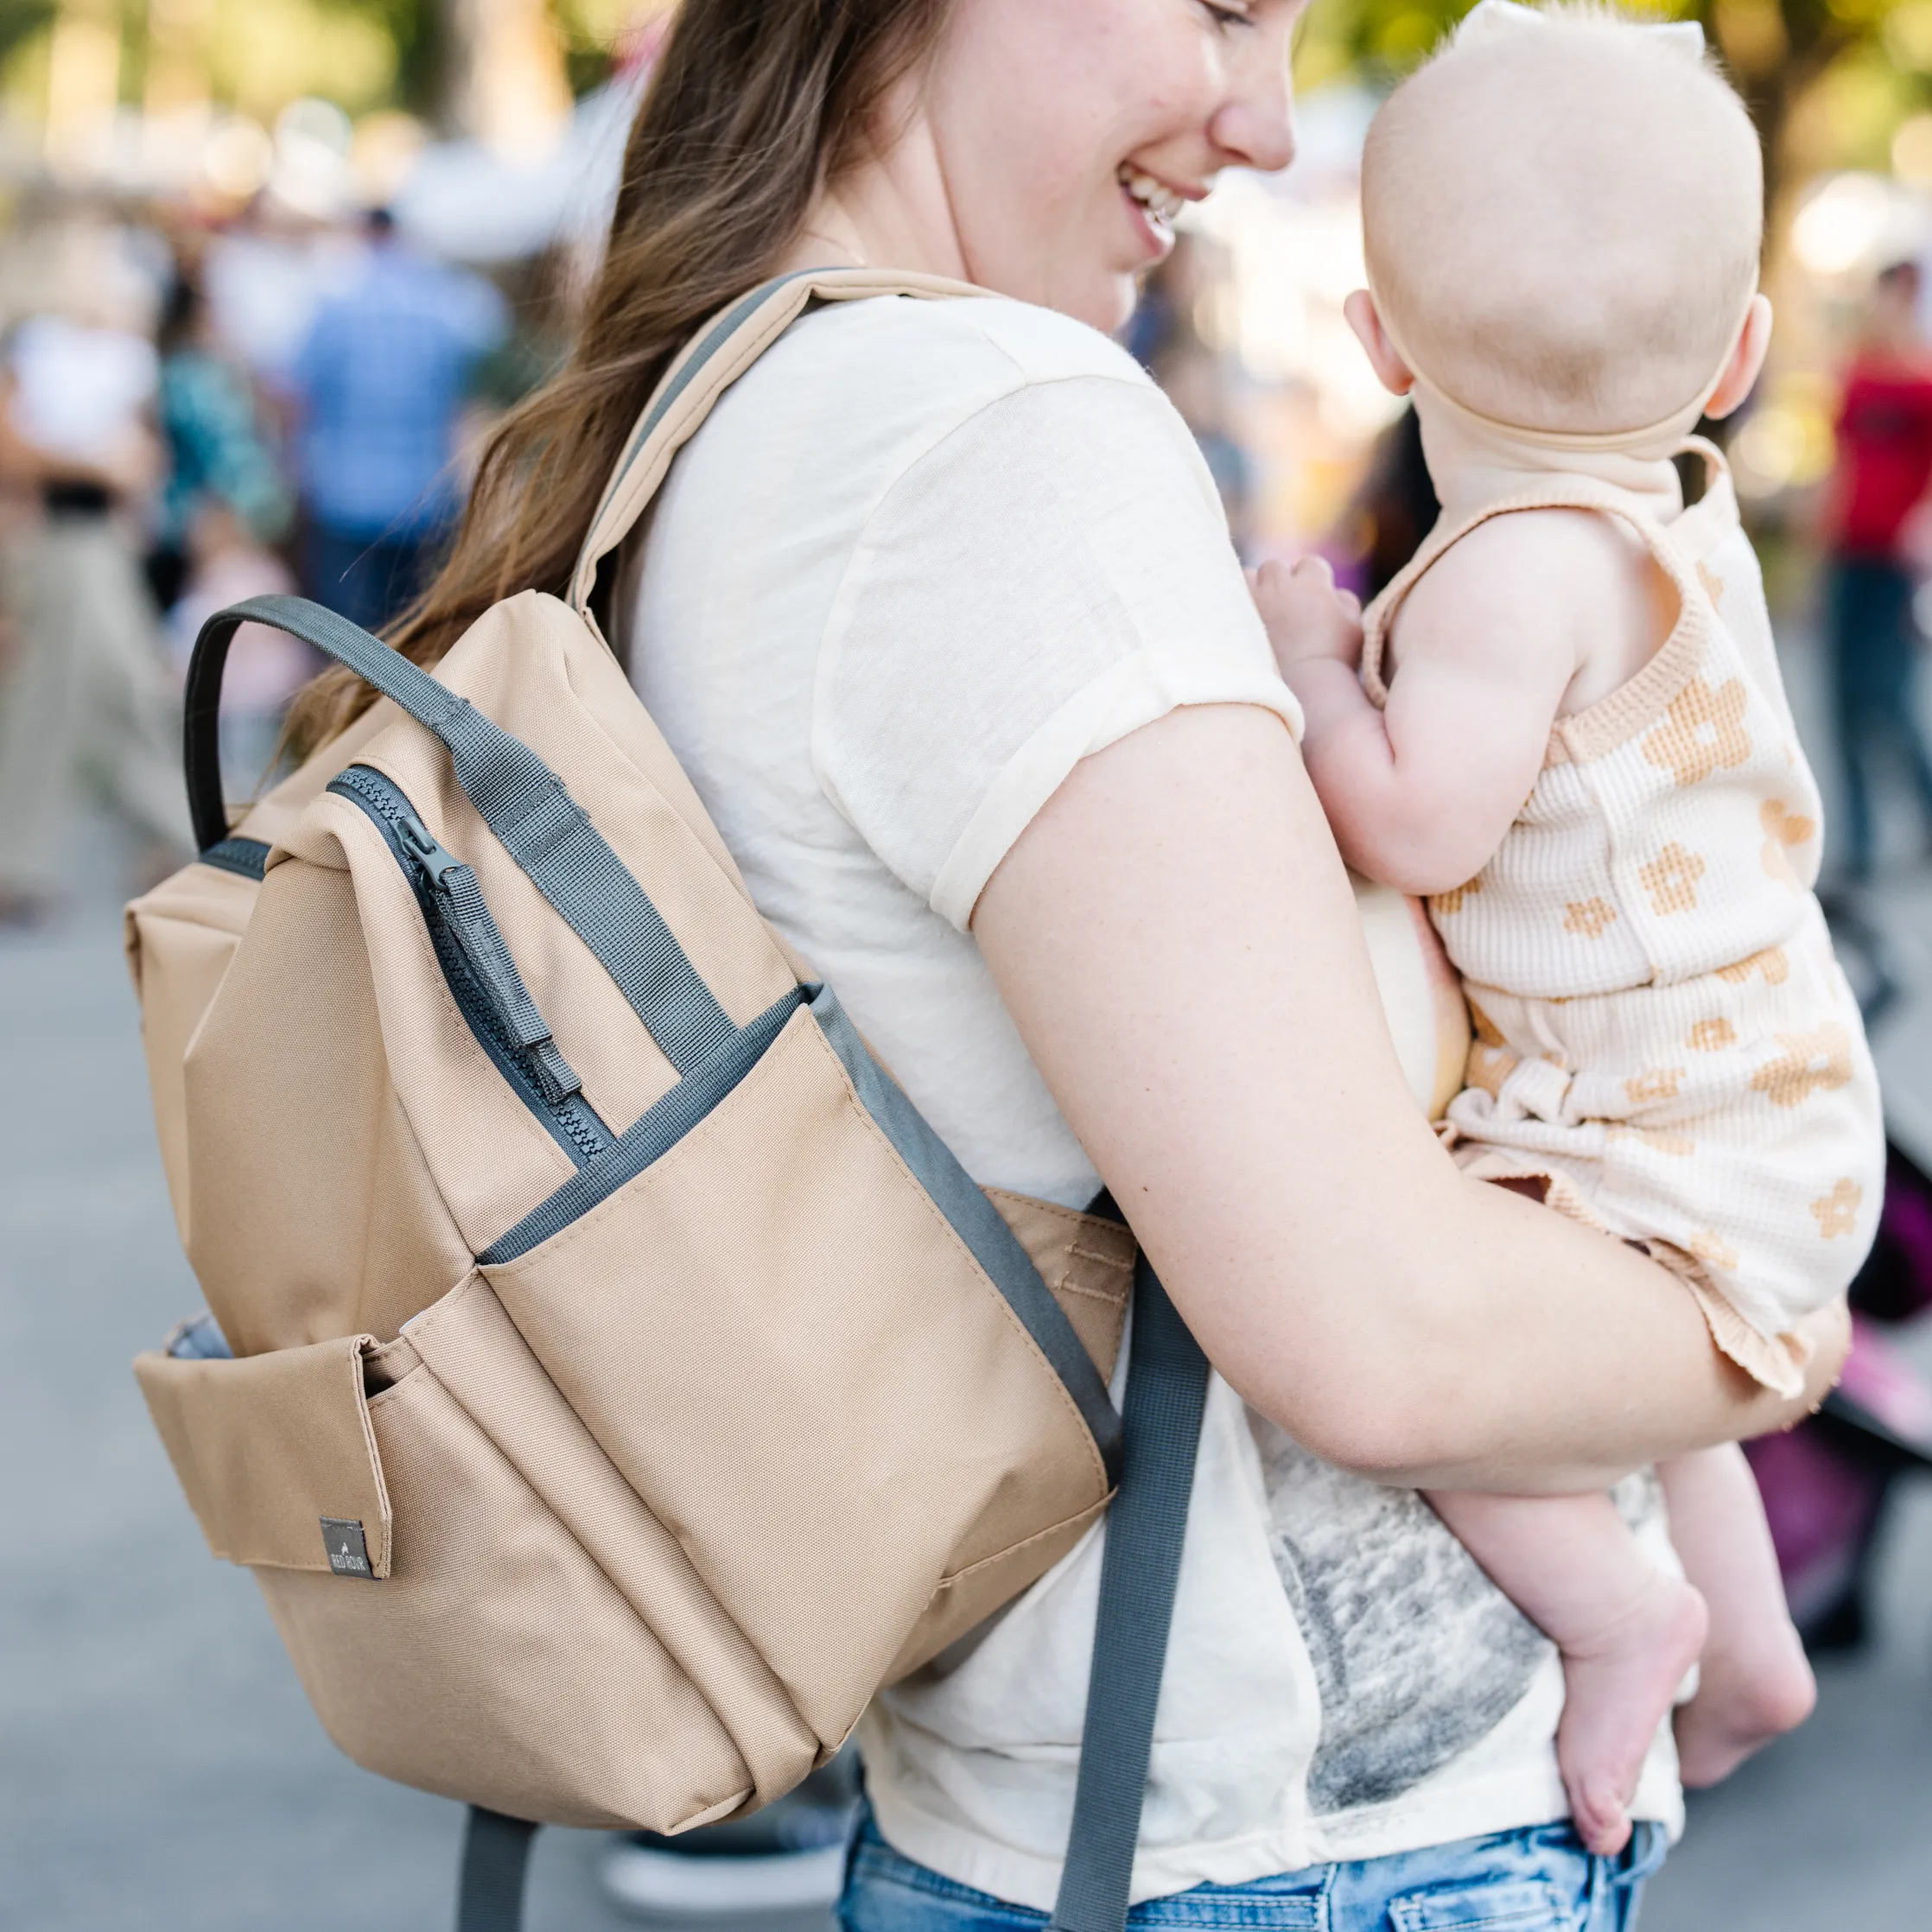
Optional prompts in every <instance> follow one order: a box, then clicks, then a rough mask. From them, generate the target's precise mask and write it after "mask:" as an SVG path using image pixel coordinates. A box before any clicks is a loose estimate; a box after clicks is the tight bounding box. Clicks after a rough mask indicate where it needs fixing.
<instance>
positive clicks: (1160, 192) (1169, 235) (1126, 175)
mask: <svg viewBox="0 0 1932 1932" xmlns="http://www.w3.org/2000/svg"><path fill="white" fill-rule="evenodd" d="M1118 178H1119V181H1120V184H1121V192H1122V195H1123V196H1124V197H1125V198H1126V200H1127V203H1128V209H1129V211H1130V213H1131V215H1132V219H1133V220H1134V226H1136V227H1137V228H1138V229H1139V230H1140V232H1141V235H1142V236H1143V238H1145V242H1146V245H1147V251H1148V253H1149V256H1150V257H1151V258H1152V259H1153V260H1155V261H1158V260H1160V258H1161V257H1163V256H1165V255H1166V253H1167V252H1168V251H1169V250H1170V249H1172V248H1173V245H1174V221H1175V218H1176V217H1177V216H1178V215H1179V213H1180V211H1181V210H1182V208H1183V207H1185V206H1186V205H1187V203H1188V202H1190V201H1198V200H1202V199H1203V198H1204V196H1205V195H1206V194H1207V192H1208V191H1207V189H1206V187H1197V188H1194V189H1192V190H1187V189H1182V188H1178V187H1170V186H1169V185H1168V184H1167V183H1166V181H1161V180H1160V179H1159V177H1158V176H1156V175H1150V174H1148V173H1147V171H1146V170H1145V169H1144V168H1136V167H1135V166H1134V163H1133V162H1130V161H1123V162H1122V163H1121V165H1120V168H1119V171H1118Z"/></svg>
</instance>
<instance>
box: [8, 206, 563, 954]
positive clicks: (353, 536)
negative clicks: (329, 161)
mask: <svg viewBox="0 0 1932 1932" xmlns="http://www.w3.org/2000/svg"><path fill="white" fill-rule="evenodd" d="M3 255H4V260H3V264H0V266H3V268H4V271H5V272H4V274H3V276H0V287H3V288H4V289H5V291H6V295H5V298H4V313H3V334H0V925H28V924H32V923H35V922H37V921H40V920H41V919H44V918H48V916H49V915H50V914H52V913H54V912H56V911H57V910H58V909H59V908H60V906H61V904H62V903H63V901H64V900H65V899H67V896H68V893H67V880H68V871H69V867H71V865H72V863H73V836H74V830H75V826H76V823H77V820H78V819H79V816H80V811H79V808H80V807H81V806H82V804H84V802H85V801H86V799H87V798H89V797H90V795H91V796H92V798H94V799H95V800H97V801H98V802H99V804H102V805H105V807H106V808H107V809H108V810H109V812H110V813H111V816H112V817H114V818H115V819H117V820H118V821H119V823H120V824H121V825H122V826H123V827H124V829H125V832H126V834H127V848H126V849H127V852H128V855H129V863H130V871H131V873H132V874H133V882H134V883H136V884H137V885H138V884H139V883H141V882H142V881H143V879H145V878H148V877H152V876H156V875H158V874H161V873H162V872H165V871H166V870H168V869H170V868H172V867H174V866H175V865H177V864H179V863H180V862H181V861H182V859H183V858H184V857H185V856H186V855H187V849H188V846H187V841H188V829H187V817H186V810H185V806H184V804H183V799H182V787H181V765H180V715H181V700H180V692H181V683H182V679H183V677H184V675H185V672H186V670H187V659H188V656H189V653H190V652H191V651H192V649H193V645H194V638H195V635H196V633H197V632H198V631H199V629H200V626H201V624H202V623H203V622H204V621H205V620H206V619H207V617H208V616H209V615H210V614H212V613H213V612H214V611H216V610H218V609H219V608H221V607H223V606H225V605H227V604H231V603H233V602H236V601H238V600H240V599H243V598H245V597H251V596H257V595H262V594H273V593H278V592H300V593H301V594H303V595H305V596H308V597H311V598H314V599H315V600H316V601H319V602H321V603H324V604H327V605H328V606H329V607H332V608H333V609H335V610H337V611H340V612H341V613H343V614H344V615H345V616H347V617H350V618H352V619H353V620H354V621H356V622H357V623H359V624H361V625H363V626H366V627H368V628H370V629H374V630H379V629H380V628H382V627H383V626H384V625H385V624H386V623H388V622H389V621H390V620H391V619H392V618H394V617H395V616H396V615H397V613H398V612H399V611H400V610H401V609H402V608H403V607H405V606H406V605H407V604H408V603H409V602H410V600H411V599H412V598H413V597H414V596H415V595H416V593H417V592H418V591H419V590H420V589H421V588H423V584H424V582H425V581H426V576H427V574H428V572H429V570H430V569H431V568H432V566H433V564H434V562H435V558H436V556H437V554H438V550H439V548H440V546H441V545H442V543H443V542H444V541H445V539H446V538H447V537H448V534H449V532H450V531H451V528H452V525H453V523H454V518H455V517H456V515H457V513H458V511H459V509H460V507H461V502H462V498H463V492H464V467H465V462H466V458H467V453H468V452H470V451H471V450H472V449H473V448H474V446H475V444H476V442H477V440H478V438H479V436H480V434H481V432H482V430H483V429H485V427H486V425H487V423H488V421H489V419H490V417H491V416H492V415H493V414H494V413H495V412H497V411H499V410H501V409H502V408H503V407H504V406H505V404H508V403H510V402H512V401H514V400H515V399H516V397H517V396H518V395H519V394H520V393H522V392H523V391H524V390H526V389H527V388H528V387H529V386H531V384H532V383H533V382H535V381H537V380H538V379H540V378H541V377H542V376H543V373H544V372H546V371H547V369H548V367H549V366H550V363H551V362H552V361H553V360H554V359H555V357H556V353H557V346H556V327H555V324H554V320H553V318H552V317H551V315H550V310H549V308H548V306H547V305H546V304H545V303H543V302H541V301H538V300H533V299H531V298H532V291H533V289H535V288H537V287H539V286H540V284H541V267H540V265H539V267H538V268H537V269H536V270H524V271H522V273H521V276H520V285H516V286H512V287H510V288H508V289H505V288H504V287H499V285H498V283H495V282H493V281H491V280H489V279H486V277H484V276H480V275H478V274H476V273H474V272H472V271H470V270H466V269H463V268H461V267H458V266H455V265H454V264H448V263H445V262H442V261H438V260H436V259H435V258H433V257H431V256H430V255H429V254H428V253H427V252H425V251H423V249H421V248H420V247H418V246H416V245H414V244H412V243H411V242H410V241H409V240H408V239H406V238H404V236H403V235H402V234H401V233H399V232H398V231H397V226H396V223H395V222H394V220H393V219H391V216H390V214H389V213H388V212H387V211H386V210H384V209H381V208H378V209H375V210H373V211H372V212H369V213H365V214H363V215H361V216H360V217H359V218H358V219H355V220H354V221H353V222H346V223H333V224H325V223H317V222H313V221H298V220H295V219H290V218H289V216H288V215H287V214H286V213H285V212H283V211H278V210H277V209H276V206H275V205H274V204H273V203H272V202H270V201H267V200H264V201H262V202H261V203H260V204H258V205H257V207H255V208H253V209H251V210H249V211H246V212H245V213H243V214H242V215H241V216H240V217H239V218H238V219H235V220H233V221H232V222H231V223H228V224H226V226H222V227H220V228H219V229H198V228H194V227H188V226H175V227H171V228H170V227H164V226H159V225H156V223H155V222H154V221H153V220H151V219H148V218H146V217H144V216H139V215H136V216H130V215H129V214H127V213H125V212H124V211H120V210H117V209H115V208H113V207H111V206H105V205H86V204H82V205H78V206H60V205H50V206H49V207H46V208H44V209H40V210H28V211H24V213H23V219H20V220H19V221H18V222H17V223H16V226H15V227H14V228H13V230H12V232H11V233H10V236H9V237H8V238H6V240H5V243H4V244H3ZM506 279H507V278H506ZM315 668H316V667H315V663H314V662H313V661H312V659H311V657H310V654H309V653H308V650H307V647H306V646H304V645H300V644H298V643H296V641H295V640H294V639H290V638H289V637H287V636H286V635H285V634H284V633H283V632H277V631H273V630H270V629H268V628H266V627H264V626H247V627H246V628H245V629H244V631H243V632H241V633H240V634H239V635H238V638H237V639H236V642H235V645H234V648H233V651H232V654H231V658H230V663H229V670H228V674H227V678H226V689H225V693H224V706H223V762H224V766H225V770H226V774H227V779H228V783H229V787H230V791H231V795H232V796H235V797H247V796H249V795H251V793H252V792H253V791H255V790H256V789H257V787H258V785H259V784H260V782H261V780H262V779H263V778H264V775H265V774H266V772H268V771H269V770H270V767H271V766H273V764H274V761H275V756H276V737H277V732H278V726H279V720H280V716H281V714H282V712H283V708H284V707H285V705H286V703H287V702H288V700H289V696H291V695H292V694H293V692H294V691H295V690H296V688H297V687H298V686H299V685H300V684H301V683H302V682H304V681H305V680H306V679H307V677H308V676H309V675H310V674H311V672H312V671H313V670H315Z"/></svg>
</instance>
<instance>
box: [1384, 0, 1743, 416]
mask: <svg viewBox="0 0 1932 1932" xmlns="http://www.w3.org/2000/svg"><path fill="white" fill-rule="evenodd" d="M1687 32H1688V33H1691V34H1694V32H1695V29H1674V30H1667V31H1659V30H1658V29H1656V28H1652V27H1646V26H1643V25H1640V24H1638V23H1637V22H1634V21H1632V20H1630V19H1629V18H1627V17H1626V16H1621V15H1618V14H1615V13H1611V12H1609V11H1606V10H1602V9H1599V8H1595V7H1571V6H1564V7H1555V8H1551V9H1549V10H1547V11H1545V12H1544V13H1542V14H1541V16H1528V15H1526V12H1525V10H1522V9H1520V8H1516V7H1513V6H1511V7H1504V6H1501V5H1499V4H1497V0H1486V3H1485V5H1484V6H1483V7H1482V8H1480V9H1478V12H1477V13H1476V14H1474V15H1472V16H1471V17H1470V20H1469V21H1468V22H1465V26H1464V28H1463V29H1462V30H1461V31H1460V32H1459V34H1458V35H1457V36H1456V37H1455V39H1454V40H1453V41H1451V43H1450V44H1449V45H1448V47H1447V48H1446V49H1445V50H1444V51H1443V52H1442V53H1441V54H1438V55H1437V56H1436V58H1435V59H1434V60H1431V61H1430V62H1429V63H1428V65H1427V66H1426V67H1422V68H1421V69H1420V71H1419V72H1417V73H1414V75H1412V76H1411V77H1410V78H1409V79H1408V80H1406V81H1404V82H1403V84H1402V85H1401V86H1400V87H1399V88H1397V89H1396V91H1395V93H1394V94H1393V95H1391V96H1390V98H1389V100H1388V102H1387V103H1386V105H1384V106H1383V107H1382V111H1381V112H1380V113H1379V114H1377V115H1376V119H1375V123H1374V125H1373V126H1372V127H1371V129H1370V134H1369V142H1368V148H1367V150H1366V152H1365V153H1364V155H1363V168H1362V200H1363V229H1364V234H1365V240H1366V245H1367V251H1368V264H1369V276H1370V282H1371V283H1373V285H1374V292H1375V297H1376V306H1377V308H1379V310H1380V311H1381V315H1382V321H1383V324H1384V326H1385V327H1386V330H1387V333H1388V336H1389V340H1390V341H1391V342H1392V343H1393V344H1394V346H1395V348H1396V350H1397V353H1401V354H1402V355H1403V358H1404V359H1405V360H1408V359H1414V362H1415V363H1416V364H1417V365H1419V367H1418V370H1417V372H1418V373H1420V374H1422V375H1425V376H1427V378H1428V379H1429V381H1430V382H1431V383H1433V384H1434V386H1435V387H1437V388H1438V389H1439V390H1441V391H1444V392H1445V393H1446V395H1448V396H1449V397H1451V398H1452V400H1454V401H1455V402H1458V403H1460V404H1463V405H1464V407H1465V408H1467V409H1470V410H1476V411H1478V412H1479V413H1480V414H1482V415H1484V416H1491V417H1494V418H1496V419H1497V420H1498V421H1501V422H1503V423H1511V424H1514V425H1516V426H1518V427H1521V428H1524V429H1546V430H1561V431H1567V432H1578V433H1585V434H1597V433H1605V432H1612V431H1617V430H1624V429H1636V428H1639V427H1642V426H1644V425H1648V424H1650V423H1657V422H1660V421H1662V419H1664V418H1667V417H1668V416H1672V415H1674V414H1675V413H1676V412H1678V411H1679V410H1682V409H1683V408H1685V407H1686V406H1687V405H1689V404H1694V403H1695V402H1697V401H1698V400H1699V399H1700V397H1702V396H1703V395H1704V394H1705V392H1706V391H1708V390H1709V389H1710V388H1711V386H1712V384H1713V383H1714V382H1715V381H1716V379H1717V378H1718V375H1719V372H1720V370H1721V369H1723V368H1724V367H1725V364H1726V362H1727V360H1728V359H1729V357H1730V355H1731V352H1732V349H1733V347H1734V346H1736V344H1737V341H1738V333H1739V328H1740V325H1741V324H1742V323H1743V322H1744V321H1745V311H1746V308H1747V305H1748V304H1749V303H1750V301H1751V296H1752V293H1753V292H1754V291H1755V289H1756V288H1757V265H1758V248H1759V243H1760V239H1761V236H1762V232H1763V226H1764V175H1763V168H1762V162H1761V160H1760V156H1759V152H1758V146H1757V134H1756V132H1755V131H1754V130H1753V129H1752V127H1751V121H1750V118H1749V117H1748V116H1747V115H1746V114H1745V109H1744V105H1743V103H1742V102H1740V101H1739V100H1738V97H1737V95H1736V94H1735V93H1733V92H1732V90H1731V88H1730V87H1729V86H1727V85H1726V84H1725V81H1724V79H1723V78H1722V77H1721V76H1720V75H1719V73H1717V71H1716V70H1715V68H1713V67H1712V66H1710V65H1709V64H1708V63H1707V61H1706V60H1705V59H1704V57H1703V56H1702V54H1701V53H1700V52H1699V51H1698V48H1697V45H1696V43H1695V42H1694V41H1692V42H1690V43H1689V44H1687V43H1686V41H1685V39H1684V38H1683V37H1682V36H1683V35H1685V34H1686V33H1687ZM1357 326H1358V327H1360V326H1361V321H1360V319H1359V318H1357Z"/></svg>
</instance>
